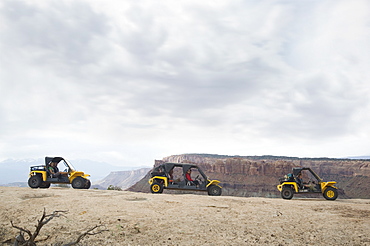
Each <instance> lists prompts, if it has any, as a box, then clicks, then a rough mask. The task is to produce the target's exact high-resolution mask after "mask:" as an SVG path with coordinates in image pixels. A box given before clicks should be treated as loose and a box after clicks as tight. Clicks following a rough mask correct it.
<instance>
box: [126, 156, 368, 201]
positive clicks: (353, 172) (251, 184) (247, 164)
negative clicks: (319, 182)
mask: <svg viewBox="0 0 370 246" xmlns="http://www.w3.org/2000/svg"><path fill="white" fill-rule="evenodd" d="M164 162H175V163H194V164H197V165H199V166H200V167H201V168H202V169H203V171H204V172H205V173H206V174H207V176H208V177H209V178H210V179H217V180H220V181H221V186H222V187H223V195H235V196H263V197H279V196H280V193H279V192H278V191H277V189H276V185H277V184H278V183H279V182H278V180H279V178H281V177H283V176H284V175H285V174H287V173H290V172H291V171H292V168H293V167H310V168H312V169H313V170H314V171H315V172H316V173H317V174H318V175H319V176H320V177H321V178H323V179H324V180H325V181H329V180H334V181H337V187H338V188H339V191H340V197H342V198H370V182H369V181H370V165H369V164H370V160H347V159H327V158H290V157H274V156H249V157H248V156H247V157H239V156H221V155H207V154H184V155H173V156H168V157H165V158H163V159H162V160H159V161H156V162H155V166H157V165H159V164H161V163H164ZM148 178H149V177H148V176H146V177H144V179H143V180H142V182H139V183H137V185H136V186H133V187H131V188H130V189H129V190H133V191H141V192H148V191H149V185H148V184H147V180H148Z"/></svg>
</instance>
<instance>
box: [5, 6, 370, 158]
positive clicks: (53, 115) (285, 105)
mask: <svg viewBox="0 0 370 246" xmlns="http://www.w3.org/2000/svg"><path fill="white" fill-rule="evenodd" d="M369 8H370V7H369V4H368V3H367V2H365V1H363V2H361V1H359V2H356V3H349V2H347V1H323V2H322V1H321V2H313V3H310V4H307V3H305V2H296V1H277V2H271V1H261V2H258V3H257V2H255V1H240V2H233V3H227V2H223V1H219V2H213V1H212V2H210V1H205V2H201V3H200V2H195V1H194V2H191V1H190V2H189V1H184V2H181V1H180V2H177V3H168V2H164V1H160V2H156V3H153V2H151V1H137V2H135V3H121V2H112V3H95V2H94V3H93V2H89V1H74V2H69V1H40V2H39V3H33V2H30V1H21V0H18V1H4V2H3V3H2V5H1V7H0V20H1V25H0V36H1V38H0V51H1V54H2V56H1V58H0V59H1V60H0V62H1V67H2V69H1V71H0V76H1V77H0V78H1V82H0V84H1V90H0V96H1V98H2V103H1V106H0V123H1V126H2V129H1V130H0V137H1V139H2V140H1V141H2V143H0V145H1V146H3V148H2V149H3V150H2V152H0V158H1V157H2V158H6V157H14V156H15V155H20V156H25V155H31V154H32V153H33V154H35V155H37V154H41V153H40V151H36V150H35V149H38V148H39V147H40V148H45V149H47V150H50V151H57V150H58V149H63V150H64V151H65V152H66V153H67V154H68V153H70V154H73V155H78V154H77V153H76V152H75V151H72V147H70V148H69V147H68V146H73V148H76V147H78V146H80V148H82V149H86V151H84V153H90V152H89V150H91V152H94V155H96V156H104V157H106V156H107V154H103V153H110V154H111V155H112V156H116V157H115V158H116V159H117V158H118V159H119V158H122V159H125V158H126V157H127V158H128V159H135V158H134V157H133V156H134V155H135V154H133V153H134V152H135V151H133V149H140V148H141V147H142V148H143V149H145V150H146V151H148V152H150V153H158V155H160V154H162V153H163V154H164V153H166V154H167V153H168V154H173V153H183V152H191V151H193V152H207V151H211V152H213V153H216V152H219V153H221V154H223V153H222V152H223V151H225V153H226V154H229V153H230V152H233V153H232V154H240V155H243V154H286V155H322V152H323V151H324V150H323V147H322V146H325V147H326V146H328V143H331V142H333V145H334V146H335V145H340V146H338V147H337V149H341V152H337V151H336V148H334V147H333V148H332V149H328V150H327V152H325V153H327V154H326V155H339V154H340V155H342V153H343V151H342V149H344V148H345V147H344V146H345V143H346V142H348V141H355V139H356V137H357V136H364V135H366V134H369V133H370V132H369V129H368V127H367V125H366V124H364V123H363V122H366V121H367V120H369V117H368V116H367V114H366V113H364V112H367V110H368V109H369V99H368V97H367V95H368V93H369V85H368V80H369V74H368V72H367V70H368V67H369V54H370V45H369V43H370V42H369V40H370V35H369V33H370V30H369V29H370V28H369V25H368V23H369V17H368V15H367V13H368V11H366V10H369ZM328 16H330V18H328ZM357 126H358V127H357ZM53 137H55V138H57V139H58V143H56V145H55V147H54V148H53V147H50V146H49V144H50V142H52V141H51V140H50V139H53ZM179 138H180V139H183V143H182V144H173V146H171V147H170V148H168V149H167V147H165V145H166V144H168V142H169V141H170V140H171V139H179ZM194 138H195V139H198V138H201V139H202V140H201V143H199V144H196V142H197V141H195V140H194ZM214 138H215V139H219V141H220V144H217V141H215V140H214ZM338 139H340V140H341V141H342V142H343V143H342V144H340V142H341V141H338ZM360 139H361V141H359V142H361V146H363V145H366V144H367V143H368V142H366V141H367V140H366V141H365V142H363V141H364V140H362V139H363V137H360ZM208 140H209V141H210V142H212V143H210V142H207V141H208ZM1 141H0V142H1ZM193 141H195V143H194V142H193ZM71 142H73V143H74V144H71ZM225 142H228V143H230V144H228V147H227V148H225V147H224V144H223V143H225ZM280 142H284V143H286V146H285V148H282V147H281V144H279V143H280ZM31 143H33V144H31ZM44 143H45V144H44ZM46 143H47V144H46ZM77 143H78V144H77ZM276 143H277V144H276ZM310 143H315V145H317V148H313V150H312V152H307V151H303V150H302V146H301V145H302V144H304V145H306V144H310ZM18 145H23V146H24V149H28V150H29V151H24V153H23V151H18V150H17V148H15V147H14V146H18ZM46 145H47V146H46ZM132 145H135V146H138V147H137V148H132V147H130V146H132ZM170 145H171V144H170ZM35 146H37V147H35ZM119 146H125V147H126V148H127V149H130V151H124V150H122V147H119ZM140 146H141V147H140ZM158 146H162V147H158ZM205 146H210V147H205ZM256 146H258V148H260V149H261V150H258V149H257V147H256ZM320 146H321V147H320ZM245 149H250V150H251V151H255V152H254V153H249V152H248V153H244V152H243V153H238V152H237V151H245ZM122 151H123V153H122V154H118V153H119V152H122ZM234 151H235V152H234ZM315 151H317V152H315ZM356 151H366V150H365V149H364V148H362V147H359V148H358V150H356ZM138 152H139V151H138ZM350 152H351V151H350V150H348V154H347V155H351V153H350ZM42 153H43V152H42ZM99 153H101V154H100V155H99ZM353 154H354V155H362V154H368V153H357V152H356V153H353ZM117 156H119V157H117ZM128 156H130V157H128ZM76 157H78V158H79V157H80V156H76ZM159 157H160V156H159ZM135 160H136V159H135Z"/></svg>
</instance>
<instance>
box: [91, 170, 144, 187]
mask: <svg viewBox="0 0 370 246" xmlns="http://www.w3.org/2000/svg"><path fill="white" fill-rule="evenodd" d="M150 170H151V169H150V168H141V169H137V170H131V171H116V172H111V173H110V174H109V175H108V176H107V177H105V178H104V179H102V180H100V181H98V182H94V185H93V188H94V187H96V188H100V189H107V188H108V187H109V186H110V185H112V186H116V187H120V188H121V189H127V188H128V187H130V186H132V185H134V184H135V183H136V182H137V181H139V180H141V179H142V178H143V177H144V176H145V175H146V174H147V173H148V172H149V171H150Z"/></svg>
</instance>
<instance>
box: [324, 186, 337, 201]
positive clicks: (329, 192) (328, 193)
mask: <svg viewBox="0 0 370 246" xmlns="http://www.w3.org/2000/svg"><path fill="white" fill-rule="evenodd" d="M323 196H324V197H325V199H326V200H332V201H334V200H335V199H337V198H338V190H337V189H335V188H333V187H328V188H326V189H325V191H324V193H323Z"/></svg>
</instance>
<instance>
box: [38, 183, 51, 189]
mask: <svg viewBox="0 0 370 246" xmlns="http://www.w3.org/2000/svg"><path fill="white" fill-rule="evenodd" d="M49 187H50V183H46V182H42V183H41V185H40V188H42V189H47V188H49Z"/></svg>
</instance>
